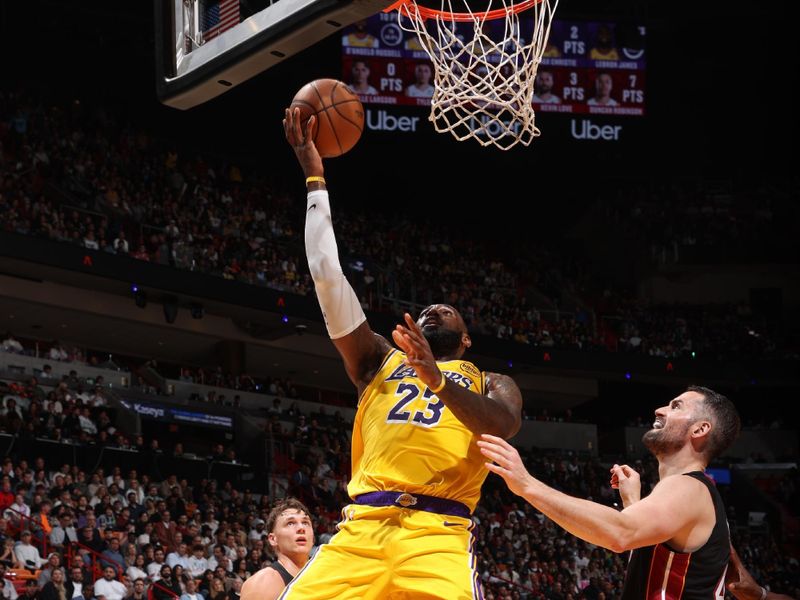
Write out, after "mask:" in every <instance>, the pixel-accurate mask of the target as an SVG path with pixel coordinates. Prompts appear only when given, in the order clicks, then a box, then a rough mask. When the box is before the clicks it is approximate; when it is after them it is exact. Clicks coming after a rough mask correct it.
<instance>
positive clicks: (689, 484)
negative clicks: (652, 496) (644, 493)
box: [653, 473, 706, 494]
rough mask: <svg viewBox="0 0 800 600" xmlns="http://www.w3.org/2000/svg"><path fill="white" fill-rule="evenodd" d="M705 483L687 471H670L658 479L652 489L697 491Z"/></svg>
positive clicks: (680, 492) (681, 491)
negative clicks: (670, 472)
mask: <svg viewBox="0 0 800 600" xmlns="http://www.w3.org/2000/svg"><path fill="white" fill-rule="evenodd" d="M705 487H706V486H705V484H704V483H703V482H702V481H700V480H699V479H698V478H697V477H694V476H692V475H690V474H689V473H672V474H670V475H665V476H664V477H662V478H661V479H659V481H658V483H657V484H656V485H655V487H654V488H653V491H656V490H659V491H661V492H662V493H663V492H664V491H667V490H668V491H670V492H672V493H679V494H683V493H693V494H694V493H698V492H701V491H702V490H703V489H704V488H705Z"/></svg>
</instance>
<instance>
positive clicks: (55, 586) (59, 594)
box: [40, 568, 121, 600]
mask: <svg viewBox="0 0 800 600" xmlns="http://www.w3.org/2000/svg"><path fill="white" fill-rule="evenodd" d="M40 589H41V590H42V592H41V598H42V600H64V599H65V598H66V597H67V589H66V586H65V584H64V570H63V569H60V568H59V569H54V570H53V573H52V575H51V577H50V581H48V582H47V583H46V584H45V585H44V586H42V587H41V588H40ZM114 600H121V599H116V598H115V599H114Z"/></svg>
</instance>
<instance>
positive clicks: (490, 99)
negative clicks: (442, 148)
mask: <svg viewBox="0 0 800 600" xmlns="http://www.w3.org/2000/svg"><path fill="white" fill-rule="evenodd" d="M441 2H442V8H441V11H436V14H435V15H432V14H431V13H430V11H428V10H426V9H425V8H424V7H420V6H418V5H417V3H416V0H409V1H408V2H407V3H405V4H403V5H402V6H400V7H399V9H398V21H399V23H400V27H402V28H403V29H404V30H406V31H409V32H415V33H416V34H417V36H418V38H419V42H420V44H421V45H422V48H423V49H424V50H425V52H426V53H427V54H428V56H430V59H431V61H432V62H433V66H434V77H435V81H434V93H433V98H431V114H430V117H429V119H430V120H431V121H432V122H433V125H434V127H435V129H436V131H438V132H439V133H445V132H450V133H451V134H452V135H453V136H454V137H455V138H456V139H457V140H459V141H463V140H467V139H470V138H472V139H474V140H476V141H477V142H478V143H480V144H481V145H483V146H492V145H493V146H496V147H498V148H500V149H502V150H508V149H510V148H513V147H514V146H516V145H517V144H522V145H524V146H527V145H529V144H530V143H531V142H532V141H533V138H535V137H537V136H538V135H539V129H538V128H537V127H536V122H535V116H536V115H535V113H534V110H533V92H534V82H535V80H536V71H537V69H538V67H539V63H540V62H541V60H542V54H543V53H544V49H545V46H546V44H547V38H548V37H549V34H550V24H551V22H552V18H553V13H554V12H555V9H556V6H557V4H558V0H541V1H538V0H527V1H525V2H524V3H517V4H516V5H515V3H514V1H513V0H489V7H488V9H487V10H485V11H483V10H482V11H481V12H474V13H473V12H468V13H455V11H454V10H453V5H452V0H441ZM492 3H494V6H492ZM520 7H524V12H522V11H520ZM517 11H520V12H517ZM442 13H444V14H442ZM490 13H491V14H490ZM498 14H499V18H496V17H497V16H498Z"/></svg>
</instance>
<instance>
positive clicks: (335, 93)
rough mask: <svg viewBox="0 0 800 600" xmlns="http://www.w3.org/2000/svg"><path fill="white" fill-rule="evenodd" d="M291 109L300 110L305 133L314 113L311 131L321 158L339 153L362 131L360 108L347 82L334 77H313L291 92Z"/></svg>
mask: <svg viewBox="0 0 800 600" xmlns="http://www.w3.org/2000/svg"><path fill="white" fill-rule="evenodd" d="M291 108H292V110H294V109H295V108H299V109H300V122H301V124H302V126H303V132H305V127H306V123H307V121H308V119H309V117H311V115H316V117H317V119H316V122H315V123H314V129H313V132H312V135H313V139H314V144H316V146H317V150H318V151H319V154H320V156H321V157H322V158H332V157H334V156H341V155H342V154H344V153H345V152H347V151H348V150H350V149H351V148H352V147H353V146H355V145H356V142H357V141H358V139H359V138H360V137H361V132H362V131H363V130H364V107H363V106H362V105H361V101H360V100H359V99H358V96H357V95H356V94H355V92H353V90H351V89H350V88H349V87H348V86H347V84H345V83H342V82H341V81H338V80H336V79H316V80H314V81H312V82H310V83H307V84H306V85H304V86H303V87H302V88H300V91H298V92H297V94H295V97H294V99H293V100H292V104H291Z"/></svg>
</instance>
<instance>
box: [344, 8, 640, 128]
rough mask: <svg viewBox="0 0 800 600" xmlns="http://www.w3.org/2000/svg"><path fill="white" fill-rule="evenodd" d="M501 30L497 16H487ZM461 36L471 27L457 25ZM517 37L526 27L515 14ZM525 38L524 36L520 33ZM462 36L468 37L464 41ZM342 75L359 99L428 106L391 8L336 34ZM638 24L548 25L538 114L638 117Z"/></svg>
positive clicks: (418, 57) (413, 56)
mask: <svg viewBox="0 0 800 600" xmlns="http://www.w3.org/2000/svg"><path fill="white" fill-rule="evenodd" d="M488 26H490V27H496V28H497V31H496V33H497V34H498V37H494V38H493V39H499V35H502V28H503V26H504V24H503V21H502V20H499V21H493V22H489V23H488ZM456 27H457V28H460V34H462V36H463V37H464V39H465V40H467V38H469V37H471V36H472V25H471V24H469V23H457V24H456ZM520 28H521V35H522V37H523V38H525V37H526V28H527V30H528V31H530V32H531V33H532V32H533V21H532V17H531V18H529V20H528V21H527V22H526V21H525V15H523V16H522V18H521V19H520ZM528 37H529V36H528ZM467 41H468V40H467ZM342 75H343V77H342V79H343V80H344V81H345V82H347V83H348V84H349V85H350V86H351V87H352V88H353V89H354V90H355V91H356V93H358V95H359V97H360V98H361V101H362V102H364V103H365V104H376V105H402V106H430V101H431V97H432V96H433V65H432V64H431V62H430V59H429V58H428V55H427V54H426V53H425V51H424V50H423V49H422V48H421V46H420V43H419V40H418V39H417V36H416V34H414V33H409V32H407V31H404V30H403V29H402V28H401V27H400V26H399V25H398V23H397V15H396V13H394V12H392V13H388V14H386V13H381V14H378V15H375V16H373V17H370V18H369V19H367V20H365V21H360V22H358V23H356V24H354V25H351V26H349V27H347V28H345V29H344V30H343V33H342ZM645 82H646V78H645V28H644V27H643V26H639V25H629V24H621V23H609V22H585V21H580V22H579V21H559V20H556V21H554V22H553V23H552V25H551V29H550V38H549V40H548V45H547V48H546V49H545V52H544V56H543V58H542V62H541V64H540V65H539V70H538V74H537V78H536V83H535V90H534V91H535V94H534V98H533V102H534V106H536V107H537V110H538V111H540V112H554V113H567V114H601V115H635V116H639V115H644V112H645V110H644V107H645V97H646V95H645Z"/></svg>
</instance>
